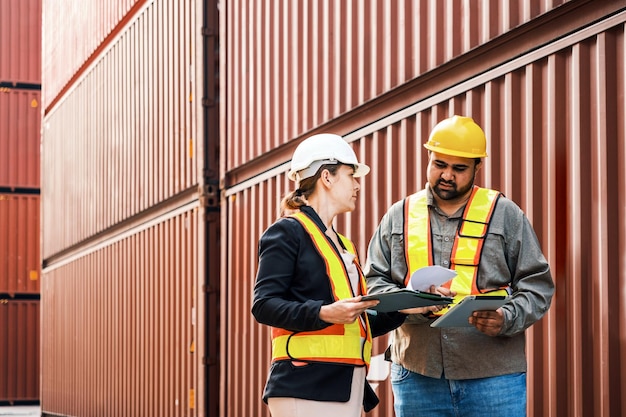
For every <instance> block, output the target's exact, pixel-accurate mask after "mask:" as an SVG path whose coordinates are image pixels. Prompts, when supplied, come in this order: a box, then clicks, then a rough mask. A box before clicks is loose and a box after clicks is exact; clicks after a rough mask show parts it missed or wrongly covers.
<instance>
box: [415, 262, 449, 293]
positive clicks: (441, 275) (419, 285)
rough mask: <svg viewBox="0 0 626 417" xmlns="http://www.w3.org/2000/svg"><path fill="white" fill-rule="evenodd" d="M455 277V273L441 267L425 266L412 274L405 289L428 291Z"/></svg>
mask: <svg viewBox="0 0 626 417" xmlns="http://www.w3.org/2000/svg"><path fill="white" fill-rule="evenodd" d="M455 276H456V271H453V270H451V269H448V268H444V267H443V266H439V265H433V266H425V267H424V268H420V269H418V270H417V271H415V272H413V275H411V279H410V280H409V285H407V288H408V289H410V290H417V291H429V290H430V286H431V285H434V286H435V287H438V286H440V285H441V284H443V283H444V282H447V281H450V280H451V279H452V278H454V277H455Z"/></svg>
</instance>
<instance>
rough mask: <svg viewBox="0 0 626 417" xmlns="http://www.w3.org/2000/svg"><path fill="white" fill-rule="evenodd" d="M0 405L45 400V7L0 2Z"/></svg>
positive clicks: (33, 0)
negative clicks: (41, 149) (42, 291)
mask: <svg viewBox="0 0 626 417" xmlns="http://www.w3.org/2000/svg"><path fill="white" fill-rule="evenodd" d="M0 51H2V59H1V60H0V230H2V234H1V236H0V403H11V404H15V403H25V402H29V403H30V402H38V401H39V363H40V362H39V297H40V296H39V292H40V285H39V282H40V280H39V278H40V270H41V268H40V264H41V261H40V251H39V234H40V226H39V225H40V221H39V218H40V216H39V213H40V197H39V194H40V190H39V187H40V181H39V177H40V173H39V134H40V126H41V122H40V121H41V104H40V103H41V0H26V1H22V0H7V1H2V2H0Z"/></svg>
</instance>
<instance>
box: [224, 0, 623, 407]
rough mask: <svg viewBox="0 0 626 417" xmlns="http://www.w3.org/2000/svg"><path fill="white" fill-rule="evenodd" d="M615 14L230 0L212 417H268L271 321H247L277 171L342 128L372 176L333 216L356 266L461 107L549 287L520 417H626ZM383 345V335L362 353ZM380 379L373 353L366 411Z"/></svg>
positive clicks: (384, 370)
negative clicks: (477, 129) (353, 248)
mask: <svg viewBox="0 0 626 417" xmlns="http://www.w3.org/2000/svg"><path fill="white" fill-rule="evenodd" d="M287 3H288V4H287ZM624 7H625V6H624V2H623V1H605V2H595V1H584V0H572V1H567V2H564V1H547V2H546V1H525V2H502V1H498V0H493V1H481V2H472V1H409V0H407V1H382V0H381V1H373V2H303V3H299V2H273V1H267V2H252V1H245V0H241V1H233V2H228V3H227V5H226V7H225V10H224V13H223V14H222V20H221V30H222V32H223V33H224V36H223V37H222V38H223V39H224V45H223V47H222V48H223V50H224V51H225V54H224V55H225V56H226V58H225V60H224V61H222V69H223V72H225V73H226V83H225V85H223V86H222V91H223V93H222V101H223V103H224V104H223V106H222V109H223V116H222V119H223V120H224V126H223V132H224V135H223V136H222V138H221V140H222V149H227V151H226V154H225V155H224V156H223V158H224V162H225V163H224V171H223V176H224V184H225V190H224V195H225V197H226V198H225V199H224V200H223V211H224V213H225V215H224V223H223V225H224V230H225V234H224V238H225V239H226V245H227V246H226V248H227V249H226V254H225V259H226V261H225V262H224V265H228V268H226V267H225V268H224V269H223V271H222V287H221V291H222V294H223V297H222V305H223V309H224V312H223V314H222V317H223V320H222V327H223V328H228V329H232V330H231V331H230V332H228V333H227V334H225V337H224V338H223V339H222V351H225V352H226V351H227V352H229V355H228V357H225V358H224V361H225V363H224V366H223V367H222V386H223V387H224V389H223V391H222V404H223V414H222V415H224V416H231V417H238V416H252V415H254V416H269V412H268V409H267V407H266V406H265V405H264V404H263V403H262V401H261V399H260V397H261V393H262V389H263V385H264V382H265V377H266V373H267V369H268V367H269V358H270V352H269V350H270V335H269V329H267V328H266V327H264V326H261V325H258V324H257V323H255V322H254V321H253V320H252V319H251V316H250V313H249V311H250V303H251V293H252V286H253V280H254V276H255V272H256V256H257V252H256V243H257V240H258V238H259V237H260V235H261V233H262V232H263V230H264V229H265V228H266V227H267V226H268V225H269V224H270V223H271V222H272V221H274V220H275V218H276V216H277V213H278V206H279V202H280V199H281V197H282V196H283V195H284V194H285V193H286V192H287V191H289V190H290V189H291V187H292V186H293V184H291V183H290V182H289V181H287V179H286V175H285V174H286V172H287V169H288V159H289V157H290V155H291V153H292V152H293V150H294V149H295V146H296V145H297V143H299V142H300V140H301V139H303V138H305V137H307V136H308V135H310V134H313V133H317V132H320V131H332V132H336V133H340V134H343V135H344V137H345V138H346V139H347V140H348V141H349V142H351V143H352V145H353V146H354V148H355V150H356V152H357V155H358V157H359V160H363V161H364V162H365V163H367V164H368V165H370V166H371V167H372V172H371V173H370V174H369V175H368V176H367V177H365V178H364V179H363V180H362V181H361V187H362V189H361V192H360V194H359V207H358V208H357V210H356V211H355V212H354V213H351V214H349V215H345V216H343V217H342V218H340V219H339V220H338V222H337V223H338V225H337V226H338V230H340V231H341V232H343V233H345V234H346V235H347V236H350V237H351V238H352V239H353V240H355V241H356V243H357V244H358V246H359V252H360V253H361V255H362V256H364V255H365V253H366V248H367V244H368V241H369V238H370V237H371V235H372V233H373V232H374V228H375V227H376V225H377V223H378V221H379V220H380V218H381V217H382V215H383V214H384V212H385V211H386V210H387V208H388V207H389V206H390V205H391V204H392V203H393V202H395V201H397V200H399V199H400V198H402V197H403V196H405V195H407V194H410V193H412V192H415V191H417V190H418V189H420V188H421V187H422V186H423V184H424V183H425V181H426V180H425V177H424V174H425V168H426V153H425V151H424V150H423V148H422V143H423V142H424V141H425V140H426V138H427V137H428V133H429V131H430V129H431V128H432V127H433V126H434V125H435V124H436V123H437V122H438V121H439V120H442V119H443V118H445V117H447V116H449V115H452V114H455V113H456V114H467V115H471V116H473V117H474V118H475V119H476V120H477V121H478V122H479V123H480V124H481V125H482V126H483V127H484V128H485V130H486V133H487V135H488V137H489V149H488V153H489V155H490V157H489V158H487V159H486V161H485V167H484V169H482V170H481V171H482V173H481V175H480V178H478V182H479V184H481V185H483V186H487V187H494V188H497V189H500V190H502V191H503V192H504V193H505V194H506V195H507V196H508V197H510V198H512V199H513V200H514V201H516V202H517V203H519V205H520V206H521V207H522V208H523V209H524V210H525V211H526V213H527V214H528V217H529V218H530V220H531V221H532V223H533V225H534V227H535V229H536V231H537V234H538V237H539V239H540V241H541V244H542V247H543V249H544V252H545V253H546V256H547V258H548V260H549V262H550V264H551V266H552V269H553V272H554V277H555V280H556V285H557V290H556V296H555V300H554V303H553V306H552V308H551V310H550V311H549V314H548V315H547V316H546V317H545V318H544V319H543V320H542V321H540V322H539V323H537V324H536V325H535V326H533V327H532V328H531V329H529V330H528V331H527V353H528V362H529V370H528V385H529V390H528V393H529V398H528V415H529V416H563V417H566V416H567V417H569V416H591V415H593V416H605V417H612V416H618V415H625V413H626V400H624V398H626V397H625V394H626V383H625V381H624V375H626V368H625V366H624V364H625V363H626V356H625V355H626V344H625V343H624V340H626V302H625V301H624V300H625V298H624V297H623V288H624V285H625V284H626V275H625V272H624V271H625V269H624V267H625V266H626V264H625V259H626V241H625V236H626V222H625V221H624V218H626V217H625V216H626V211H625V207H626V203H625V201H626V191H625V190H626V183H625V181H626V171H625V168H624V166H626V148H625V146H624V142H625V139H626V137H625V130H626V127H625V125H624V114H625V104H626V103H625V99H624V97H625V96H626V91H625V88H626V87H625V81H626V79H625V77H626V73H625V72H624V56H625V54H624V51H625V45H626V43H625V33H626V11H625V9H624ZM619 294H622V296H620V295H619ZM387 343H388V338H387V337H381V338H379V339H377V340H376V341H375V347H374V354H375V355H377V356H378V355H381V354H382V353H383V351H384V349H385V348H386V346H387ZM256 352H258V354H257V353H256ZM259 355H260V356H261V357H262V358H264V359H263V360H261V361H259ZM388 373H389V364H388V363H385V362H383V361H380V356H378V357H377V360H376V363H374V365H373V366H372V372H371V374H370V378H371V379H372V380H373V381H374V382H376V383H377V384H378V387H377V390H378V394H379V396H380V397H381V400H382V401H381V404H380V405H379V407H378V408H377V409H375V410H374V411H373V412H372V413H370V414H368V415H372V416H391V415H393V407H392V404H393V398H392V393H391V388H390V383H389V377H388Z"/></svg>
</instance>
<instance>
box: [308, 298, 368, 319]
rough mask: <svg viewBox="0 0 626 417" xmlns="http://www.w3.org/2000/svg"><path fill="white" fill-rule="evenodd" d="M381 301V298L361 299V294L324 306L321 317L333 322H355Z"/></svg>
mask: <svg viewBox="0 0 626 417" xmlns="http://www.w3.org/2000/svg"><path fill="white" fill-rule="evenodd" d="M379 302H380V301H379V300H369V301H361V296H358V297H353V298H346V299H343V300H339V301H335V302H334V303H332V304H326V305H323V306H322V308H321V309H320V319H322V320H323V321H325V322H326V323H333V324H349V323H354V321H355V320H356V319H358V318H359V316H360V315H361V314H363V313H364V312H365V310H367V309H370V308H372V307H374V306H375V305H377V304H378V303H379Z"/></svg>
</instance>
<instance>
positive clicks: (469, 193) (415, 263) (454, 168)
mask: <svg viewBox="0 0 626 417" xmlns="http://www.w3.org/2000/svg"><path fill="white" fill-rule="evenodd" d="M424 147H425V148H426V149H427V150H428V157H429V161H428V167H427V179H428V183H427V184H426V186H425V189H424V190H422V191H420V192H418V193H416V194H413V195H411V196H409V197H407V198H406V199H404V200H402V201H399V202H397V203H395V204H394V205H393V206H392V207H391V208H390V209H389V211H388V212H387V213H386V214H385V216H384V217H383V219H382V220H381V222H380V224H379V226H378V228H377V230H376V232H375V233H374V235H373V237H372V240H371V242H370V245H369V248H368V259H367V264H366V266H365V274H366V277H367V283H368V288H369V292H370V293H379V292H384V291H389V290H391V289H395V288H398V287H405V286H406V284H407V283H408V281H409V279H410V277H411V275H412V273H413V272H415V271H416V270H418V269H420V268H422V267H424V266H428V265H440V266H443V267H446V268H450V269H454V270H455V271H456V272H457V276H456V277H455V278H453V280H452V281H451V282H449V283H446V284H444V285H442V287H440V288H438V291H439V292H440V293H442V294H444V295H451V296H455V301H458V300H460V299H461V298H463V297H465V296H466V295H469V294H476V295H479V294H485V293H490V294H507V293H508V294H510V298H509V299H508V301H507V302H506V303H505V304H504V305H503V306H502V307H501V308H498V309H497V310H496V311H478V312H474V313H473V315H472V317H470V318H469V319H468V322H469V323H470V324H471V326H469V327H454V328H435V327H431V326H430V324H431V323H432V322H433V320H434V319H435V318H436V317H437V315H440V314H445V311H446V309H443V310H441V311H436V310H433V312H431V313H429V312H426V313H424V314H422V313H423V312H424V309H423V308H422V309H412V310H404V311H403V312H404V313H407V314H408V317H407V319H406V321H405V323H404V324H403V325H402V326H401V327H399V328H398V329H397V330H395V331H394V333H393V338H392V344H391V346H390V347H389V350H388V354H389V357H390V360H391V361H392V365H391V384H392V388H393V392H394V397H395V399H394V407H395V411H396V416H397V417H419V416H480V417H486V416H525V415H526V356H525V352H524V347H525V339H524V330H525V329H527V328H528V327H529V326H531V325H532V324H533V323H534V322H536V321H537V320H539V319H540V318H541V317H542V316H543V315H544V314H545V313H546V311H547V310H548V308H549V306H550V302H551V299H552V295H553V293H554V284H553V281H552V277H551V274H550V267H549V265H548V262H547V261H546V259H545V257H544V256H543V254H542V252H541V248H540V246H539V242H538V240H537V237H536V235H535V233H534V231H533V229H532V226H531V225H530V222H529V221H528V219H527V217H526V216H525V214H524V213H523V212H522V210H521V209H520V208H519V207H518V206H517V205H516V204H515V203H514V202H512V201H511V200H509V199H507V198H506V197H504V196H503V195H502V194H501V193H499V192H497V191H494V190H488V189H484V188H479V187H477V186H475V185H474V180H475V178H476V173H477V172H478V170H479V169H480V168H481V166H482V158H484V157H487V153H486V138H485V134H484V132H483V130H482V129H481V128H480V127H479V126H478V125H477V124H476V123H475V122H474V121H473V120H472V119H471V118H469V117H462V116H453V117H451V118H448V119H446V120H443V121H442V122H440V123H439V124H437V125H436V126H435V128H434V129H433V131H432V132H431V134H430V137H429V139H428V142H427V143H426V144H424Z"/></svg>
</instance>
